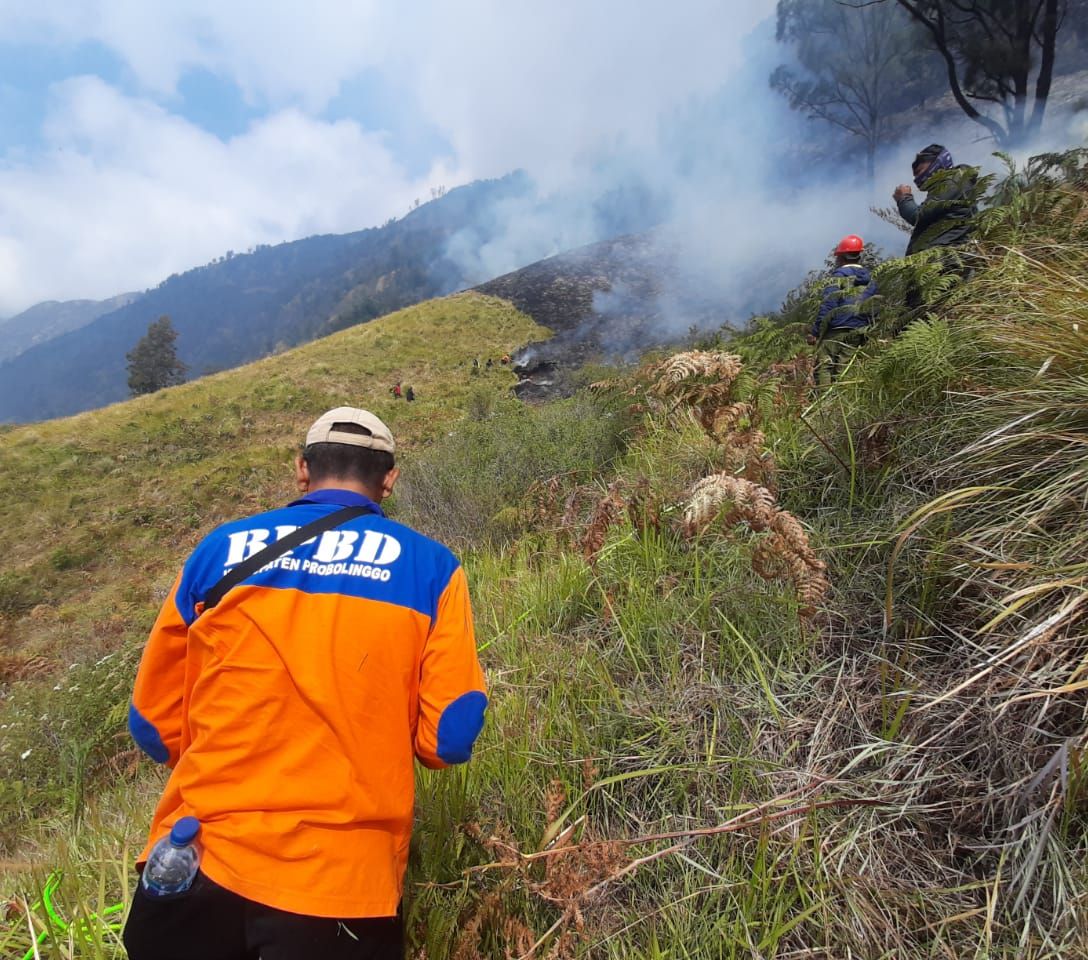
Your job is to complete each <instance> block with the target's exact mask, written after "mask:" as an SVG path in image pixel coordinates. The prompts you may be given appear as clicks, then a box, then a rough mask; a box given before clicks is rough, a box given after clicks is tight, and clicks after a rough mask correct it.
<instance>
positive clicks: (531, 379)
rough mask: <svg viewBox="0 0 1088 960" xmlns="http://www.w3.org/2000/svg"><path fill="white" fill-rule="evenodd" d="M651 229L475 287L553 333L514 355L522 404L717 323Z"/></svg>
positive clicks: (715, 313) (719, 318)
mask: <svg viewBox="0 0 1088 960" xmlns="http://www.w3.org/2000/svg"><path fill="white" fill-rule="evenodd" d="M681 262H682V258H681V256H680V255H679V253H678V251H676V250H675V249H674V248H672V247H671V246H670V244H669V243H668V241H667V240H666V239H665V238H664V236H663V235H662V234H660V233H658V232H650V233H640V234H629V235H627V236H622V237H617V238H615V239H612V240H605V241H602V242H600V243H595V244H592V245H590V246H588V247H582V248H581V249H579V250H575V251H571V252H569V253H564V254H560V255H558V256H555V257H549V258H548V259H547V260H540V261H538V262H537V263H533V264H530V265H529V266H527V267H524V268H522V269H521V270H516V271H514V272H513V273H508V274H506V275H504V276H501V277H497V278H496V279H494V280H489V281H488V282H487V283H484V284H481V285H480V286H479V287H477V288H476V289H477V290H478V291H480V292H481V293H486V294H490V295H491V296H496V297H502V298H503V299H504V300H509V301H510V302H511V303H513V304H514V305H515V306H516V307H517V308H518V309H519V310H521V311H522V312H523V313H526V314H528V315H529V316H530V317H532V318H533V319H534V320H535V321H536V322H537V323H540V324H542V325H544V326H546V327H548V328H549V329H551V330H552V331H553V334H554V335H553V337H552V338H551V339H549V340H545V341H541V342H538V343H532V344H529V345H528V346H527V347H525V348H524V349H523V350H521V351H519V352H518V353H517V354H516V355H515V356H514V369H515V371H517V373H518V374H519V375H520V378H521V379H520V382H519V383H518V386H517V388H516V390H517V394H518V396H520V397H522V398H524V399H545V398H547V397H550V396H562V395H564V394H567V393H569V392H570V391H571V388H572V383H571V379H570V375H571V373H572V372H573V371H574V370H576V369H577V368H579V367H581V366H582V365H583V364H585V363H588V362H594V361H597V362H602V361H603V362H618V361H625V360H633V359H635V358H637V356H638V355H639V354H640V353H641V352H643V351H644V350H646V349H648V348H650V347H654V346H661V345H664V344H669V343H675V342H677V341H678V340H680V339H682V338H683V336H684V335H685V334H687V332H688V331H689V330H690V329H691V328H692V327H698V328H700V329H705V328H708V327H711V326H719V325H720V324H721V323H722V322H723V320H724V319H725V317H724V308H723V306H722V304H721V303H720V302H716V301H715V299H714V298H713V297H712V296H708V295H699V294H695V293H692V291H698V290H700V289H701V288H703V287H705V283H697V282H693V281H692V279H691V278H690V277H687V276H686V275H685V273H684V271H683V269H682V268H681Z"/></svg>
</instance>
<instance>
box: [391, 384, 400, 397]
mask: <svg viewBox="0 0 1088 960" xmlns="http://www.w3.org/2000/svg"><path fill="white" fill-rule="evenodd" d="M389 392H390V393H391V394H393V399H394V400H399V399H400V381H399V380H398V381H397V382H396V383H394V384H393V386H391V387H390V388H389Z"/></svg>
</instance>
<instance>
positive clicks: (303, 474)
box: [295, 456, 310, 493]
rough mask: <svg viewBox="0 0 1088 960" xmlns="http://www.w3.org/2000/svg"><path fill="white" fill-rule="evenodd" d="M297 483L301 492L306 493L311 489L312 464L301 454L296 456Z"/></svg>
mask: <svg viewBox="0 0 1088 960" xmlns="http://www.w3.org/2000/svg"><path fill="white" fill-rule="evenodd" d="M295 484H296V485H297V486H298V489H299V493H306V492H307V491H308V490H309V489H310V466H309V464H308V463H306V461H305V460H303V459H302V457H301V456H297V457H295Z"/></svg>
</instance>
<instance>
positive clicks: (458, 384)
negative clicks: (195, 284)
mask: <svg viewBox="0 0 1088 960" xmlns="http://www.w3.org/2000/svg"><path fill="white" fill-rule="evenodd" d="M542 332H543V331H542V329H541V328H540V327H538V326H536V325H535V324H533V323H532V321H530V320H528V318H526V317H524V316H523V315H521V314H519V313H517V311H516V310H514V309H513V308H512V307H511V306H510V305H509V304H507V303H505V302H504V301H499V300H495V299H494V298H488V297H484V296H479V295H473V294H465V295H460V296H455V297H450V298H447V299H443V300H435V301H430V302H428V303H425V304H421V305H419V306H417V307H412V308H408V309H405V310H402V311H400V312H398V313H394V314H391V315H389V316H387V317H383V318H381V319H380V320H376V321H374V322H373V323H370V324H367V325H365V326H359V327H355V328H352V329H349V330H345V331H343V332H341V333H338V334H335V335H333V336H330V337H327V338H325V339H323V340H320V341H317V342H315V343H313V344H310V345H307V346H305V347H300V348H298V349H296V350H292V351H289V352H287V353H284V354H280V355H278V356H274V357H270V358H268V359H266V360H262V361H259V362H257V363H254V364H251V365H249V366H247V367H243V368H240V369H238V370H236V371H231V372H227V373H222V374H217V375H214V376H210V377H206V378H204V379H202V380H199V381H196V382H193V383H189V384H185V385H183V386H180V387H175V388H172V389H168V390H163V391H161V392H159V393H156V394H152V395H150V396H147V397H141V398H137V399H134V400H129V401H127V402H125V403H120V404H117V405H115V406H112V407H108V408H106V409H104V410H100V411H94V412H91V413H86V414H80V415H78V416H75V417H71V418H68V419H65V420H56V421H50V422H47V423H41V424H35V425H32V426H26V427H19V428H11V429H8V430H6V431H4V432H3V433H0V497H2V498H3V500H4V502H5V503H6V505H7V506H6V508H5V511H4V512H5V521H4V523H3V525H2V526H0V555H2V556H3V557H4V563H3V570H2V572H0V642H2V643H3V645H4V649H5V653H4V654H3V659H2V660H0V680H2V679H8V678H12V677H19V676H22V675H26V674H28V673H36V672H37V673H40V672H52V671H54V670H55V669H56V668H58V667H60V666H62V665H65V664H66V662H68V663H70V662H72V661H74V660H79V659H85V658H86V657H88V656H91V657H93V656H95V655H102V654H105V653H108V652H110V651H112V650H115V649H116V647H117V643H118V640H119V639H121V638H131V637H137V636H139V635H140V633H141V632H142V631H143V628H144V627H145V626H146V625H147V622H148V617H149V616H151V613H152V610H153V608H154V606H155V604H156V602H157V600H158V599H160V598H161V596H162V595H163V591H164V590H165V589H166V588H167V587H168V586H169V580H170V578H171V577H172V568H173V567H174V566H175V565H176V564H177V563H178V561H179V560H180V559H182V558H183V557H184V555H185V553H186V551H187V549H188V548H189V547H191V546H192V545H193V544H195V542H196V541H197V540H198V539H199V537H200V536H201V535H202V534H203V533H204V532H206V531H207V530H208V529H210V528H211V527H212V526H213V525H215V524H216V523H219V522H222V521H224V520H226V519H228V518H230V517H232V516H236V515H238V514H240V513H245V512H246V511H252V510H256V509H261V508H266V507H269V506H271V505H274V504H277V503H279V502H281V501H283V500H284V498H285V496H288V495H289V494H290V492H291V491H290V488H289V485H288V480H289V475H288V473H287V469H288V465H289V464H290V463H291V461H292V459H293V457H294V455H295V453H296V452H297V444H298V439H299V437H300V436H302V435H303V434H304V432H305V428H306V426H307V425H308V424H309V422H311V421H312V420H313V418H314V417H315V416H316V415H317V413H320V412H321V411H322V410H325V409H328V408H329V407H332V406H336V405H338V404H341V403H349V402H350V403H352V404H357V405H363V406H366V407H368V408H369V409H372V410H374V411H375V412H376V413H378V414H379V415H380V416H382V417H386V418H388V421H389V423H390V424H391V425H392V428H393V429H394V431H395V432H396V434H397V437H398V439H399V440H400V441H401V443H402V449H403V450H404V451H405V453H407V454H408V455H409V456H410V455H411V451H412V450H413V447H414V446H415V445H417V444H418V443H420V442H422V441H425V440H428V439H432V438H434V437H435V436H437V435H439V434H440V433H441V432H442V431H443V430H444V429H445V428H446V427H447V425H448V424H450V423H452V422H454V421H456V420H457V419H458V418H459V417H461V416H462V415H463V412H464V410H465V409H466V407H467V406H468V405H469V403H470V401H472V400H473V398H474V397H475V395H476V393H477V392H478V391H480V390H484V391H485V392H492V393H496V394H501V393H502V392H503V391H504V390H506V389H508V388H509V387H510V386H511V385H512V384H513V382H514V378H513V376H512V375H511V374H509V373H508V372H507V370H506V368H503V367H499V366H496V368H495V369H494V370H493V371H489V370H486V369H483V370H481V371H480V372H479V375H478V376H476V377H473V376H471V368H470V364H471V360H472V359H473V357H477V356H478V357H487V356H492V357H499V356H501V355H502V354H503V353H505V352H507V351H509V350H511V349H513V348H515V347H517V346H518V345H520V344H522V343H524V342H526V341H527V340H529V339H533V338H535V337H538V336H540V335H541V334H542ZM396 381H403V383H404V384H405V385H408V384H411V385H412V386H413V387H414V388H415V390H416V394H417V396H418V399H417V400H416V401H415V402H414V403H411V404H409V403H406V402H405V401H403V400H402V401H396V400H394V398H393V397H392V395H391V394H390V390H389V388H390V386H391V385H392V384H393V383H394V382H396Z"/></svg>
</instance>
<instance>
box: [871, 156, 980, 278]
mask: <svg viewBox="0 0 1088 960" xmlns="http://www.w3.org/2000/svg"><path fill="white" fill-rule="evenodd" d="M912 166H913V170H914V183H915V186H917V187H918V189H919V190H923V191H925V193H926V198H925V200H923V201H922V203H921V204H919V203H918V201H917V200H915V199H914V191H913V189H912V188H911V186H910V184H907V183H901V184H900V185H899V186H898V187H896V188H895V192H894V193H893V194H892V198H893V199H894V200H895V203H896V206H898V208H899V215H900V216H901V217H902V218H903V219H904V220H906V221H907V223H909V224H911V225H912V226H913V227H914V229H913V231H912V232H911V235H910V242H909V243H908V244H907V256H908V257H909V256H910V255H911V254H912V253H919V252H920V251H922V250H929V249H930V248H932V247H952V246H957V245H959V244H962V243H966V242H967V241H968V240H969V239H970V237H971V232H972V229H973V223H972V220H973V218H974V217H975V215H976V214H977V213H978V207H977V205H976V204H975V199H974V192H975V186H976V184H977V183H978V169H977V168H976V167H969V166H967V165H966V164H958V165H956V164H953V162H952V154H951V153H949V152H948V151H947V150H946V149H945V148H944V147H943V146H941V144H939V143H931V144H930V145H929V146H928V147H926V148H925V149H924V150H921V151H919V153H918V155H917V156H916V157H915V158H914V163H913V165H912Z"/></svg>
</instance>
